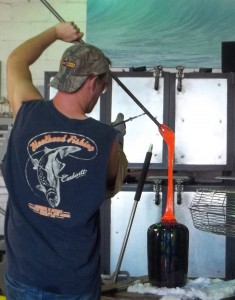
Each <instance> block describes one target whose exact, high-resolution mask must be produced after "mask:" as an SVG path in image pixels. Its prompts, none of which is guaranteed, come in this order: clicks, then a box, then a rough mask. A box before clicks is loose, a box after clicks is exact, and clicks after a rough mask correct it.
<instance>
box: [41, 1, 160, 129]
mask: <svg viewBox="0 0 235 300" xmlns="http://www.w3.org/2000/svg"><path fill="white" fill-rule="evenodd" d="M41 2H42V3H43V4H44V5H45V6H46V7H47V8H48V9H49V11H50V12H51V13H52V14H53V15H54V16H55V17H56V18H57V19H58V20H59V21H60V22H65V20H64V19H63V18H62V17H61V16H60V15H59V14H58V13H57V12H56V11H55V9H54V8H53V7H52V6H51V5H50V4H49V3H48V2H47V1H46V0H41ZM81 42H82V43H84V41H82V40H81ZM108 73H109V75H110V76H111V77H112V78H113V79H114V80H115V81H116V82H117V83H118V85H120V87H121V88H122V89H123V90H124V91H125V92H126V93H127V94H128V95H129V96H130V97H131V98H132V99H133V100H134V102H135V103H136V104H137V105H138V106H139V107H140V108H141V109H142V110H143V111H144V112H145V113H146V115H147V116H149V118H150V119H151V120H152V121H153V122H154V123H155V124H156V125H157V126H158V127H159V128H161V124H160V123H159V122H158V121H157V119H156V118H155V117H154V116H153V115H152V114H151V113H150V112H149V111H148V110H147V108H146V107H145V106H144V105H143V104H142V103H141V102H140V101H139V100H138V99H137V98H136V97H135V96H134V95H133V94H132V93H131V92H130V90H128V88H127V87H126V86H125V85H124V84H123V83H122V82H121V81H120V79H119V78H118V77H117V76H116V75H114V73H113V72H112V71H111V70H109V71H108Z"/></svg>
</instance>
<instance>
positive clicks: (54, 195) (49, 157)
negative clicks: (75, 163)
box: [32, 146, 81, 207]
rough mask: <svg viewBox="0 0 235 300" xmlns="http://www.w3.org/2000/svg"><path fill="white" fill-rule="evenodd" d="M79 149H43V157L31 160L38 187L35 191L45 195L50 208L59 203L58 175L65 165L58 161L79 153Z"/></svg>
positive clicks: (72, 147) (67, 147) (66, 147)
mask: <svg viewBox="0 0 235 300" xmlns="http://www.w3.org/2000/svg"><path fill="white" fill-rule="evenodd" d="M80 150H81V148H80V147H76V146H63V147H58V148H56V149H49V148H47V147H45V149H44V154H43V156H42V157H41V158H40V159H39V160H38V159H32V163H33V168H34V169H35V170H37V177H38V181H39V183H40V184H39V185H37V189H38V190H39V191H41V192H43V193H44V194H45V197H46V199H47V201H48V203H49V204H50V206H51V207H57V206H58V205H59V203H60V178H59V173H60V171H61V170H62V169H63V168H64V167H65V164H64V163H63V162H61V161H60V160H59V159H61V160H62V159H63V158H64V157H66V156H67V155H69V154H71V153H74V152H77V151H80Z"/></svg>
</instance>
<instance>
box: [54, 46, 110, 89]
mask: <svg viewBox="0 0 235 300" xmlns="http://www.w3.org/2000/svg"><path fill="white" fill-rule="evenodd" d="M109 66H110V60H109V59H108V58H107V57H106V56H105V55H104V53H103V52H102V51H101V50H100V49H98V48H96V47H94V46H92V45H89V44H85V43H76V44H75V45H73V46H71V47H69V48H68V49H67V50H65V52H64V54H63V56H62V59H61V62H60V69H59V72H58V73H57V74H56V76H55V77H54V78H53V80H52V81H51V83H50V86H51V87H54V88H56V89H57V90H59V91H61V92H65V93H73V92H75V91H76V90H78V89H79V88H80V87H81V86H82V84H83V83H84V81H85V80H86V79H87V78H88V77H89V76H92V75H94V76H96V75H101V74H104V73H107V72H108V70H109Z"/></svg>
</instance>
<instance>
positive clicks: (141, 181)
mask: <svg viewBox="0 0 235 300" xmlns="http://www.w3.org/2000/svg"><path fill="white" fill-rule="evenodd" d="M152 150H153V145H152V144H151V145H150V146H149V149H148V152H147V153H146V156H145V160H144V164H143V168H142V171H141V176H140V179H139V181H138V186H137V189H136V193H135V198H134V200H135V201H134V204H133V207H132V211H131V215H130V219H129V222H128V225H127V229H126V234H125V237H124V241H123V243H122V248H121V252H120V255H119V259H118V263H117V266H116V270H115V272H114V279H113V280H114V282H117V279H118V274H119V272H120V268H121V264H122V260H123V256H124V253H125V250H126V245H127V242H128V239H129V235H130V231H131V227H132V223H133V220H134V217H135V212H136V208H137V205H138V202H139V200H140V198H141V194H142V191H143V187H144V182H145V179H146V176H147V172H148V169H149V165H150V161H151V157H152Z"/></svg>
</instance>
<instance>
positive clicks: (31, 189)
mask: <svg viewBox="0 0 235 300" xmlns="http://www.w3.org/2000/svg"><path fill="white" fill-rule="evenodd" d="M82 36H83V33H81V32H80V30H79V28H77V27H76V26H75V25H74V24H73V23H59V24H57V25H56V26H54V27H52V28H49V29H48V30H46V31H44V32H42V33H41V34H39V35H37V36H35V37H33V38H31V39H29V40H28V41H26V42H24V43H23V44H22V45H20V46H19V47H18V48H16V49H15V50H14V51H13V52H12V53H11V54H10V56H9V58H8V61H7V92H8V99H9V101H10V104H11V107H12V111H13V115H14V118H15V122H14V127H13V129H12V132H11V136H10V138H9V144H8V149H7V153H6V156H5V158H4V162H3V173H4V179H5V182H6V186H7V189H8V192H9V201H8V207H7V213H6V221H5V242H6V253H7V267H6V288H7V299H8V300H13V299H17V300H20V299H24V300H32V299H47V300H48V299H51V300H52V299H68V300H78V299H79V300H96V299H100V284H101V280H100V269H99V268H100V265H99V259H100V257H99V256H100V255H99V254H100V253H99V251H100V249H99V247H100V233H99V207H100V205H101V203H102V201H103V200H104V198H105V193H106V195H107V194H109V196H112V195H114V194H115V193H117V192H118V190H119V189H120V186H121V184H122V181H123V178H124V176H125V173H126V169H127V160H126V157H125V154H124V153H123V151H122V148H121V146H120V145H119V143H118V138H117V132H116V130H114V129H113V127H111V126H109V125H107V124H104V123H102V122H99V121H96V120H94V119H92V118H88V117H87V113H90V112H91V111H92V109H93V108H94V106H95V104H96V103H97V100H98V98H99V96H100V95H101V93H102V92H103V91H104V90H105V89H106V85H107V72H108V70H109V65H110V61H109V59H108V58H107V57H105V55H104V54H103V53H102V52H101V51H100V50H99V49H97V48H96V47H94V46H91V45H87V44H84V43H78V42H79V40H80V39H81V38H82ZM58 39H60V40H63V41H66V42H73V41H78V42H76V43H75V44H74V45H73V46H71V47H69V48H68V49H67V50H66V51H65V53H64V55H63V57H62V59H61V63H60V70H59V72H58V74H57V75H56V76H55V78H54V80H53V81H52V83H51V85H52V86H53V87H55V88H57V89H58V93H57V94H56V96H55V97H54V99H52V101H44V100H43V99H42V96H41V95H40V93H39V91H38V90H37V89H36V87H35V86H34V85H33V82H32V78H31V73H30V69H29V67H30V65H32V64H33V63H34V62H35V61H36V60H37V59H38V58H39V57H40V55H41V54H42V53H43V51H44V50H45V49H46V48H47V47H49V46H50V45H51V44H52V43H54V42H55V41H56V40H58Z"/></svg>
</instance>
